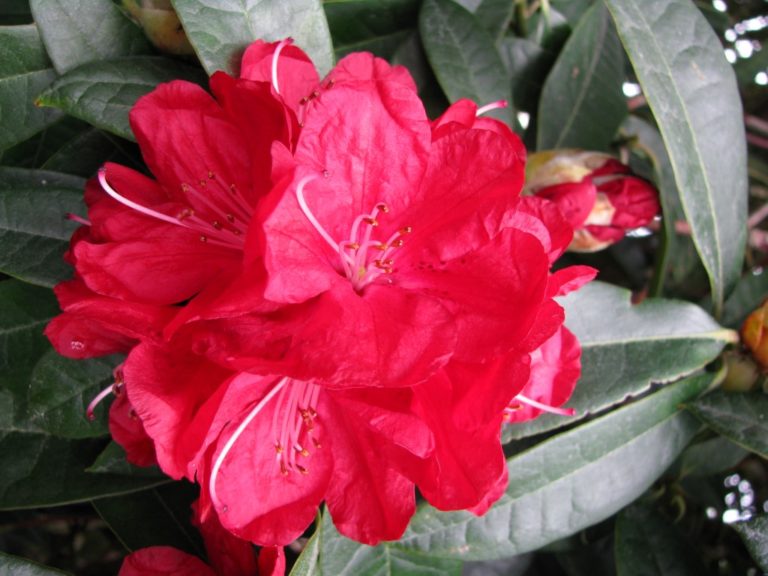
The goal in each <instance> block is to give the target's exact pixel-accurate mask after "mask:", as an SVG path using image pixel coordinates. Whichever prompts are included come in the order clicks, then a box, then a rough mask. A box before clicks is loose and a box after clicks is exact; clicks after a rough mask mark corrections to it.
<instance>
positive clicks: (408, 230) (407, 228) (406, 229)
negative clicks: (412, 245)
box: [400, 226, 413, 234]
mask: <svg viewBox="0 0 768 576" xmlns="http://www.w3.org/2000/svg"><path fill="white" fill-rule="evenodd" d="M411 232H413V228H411V227H410V226H405V227H403V228H400V234H410V233H411Z"/></svg>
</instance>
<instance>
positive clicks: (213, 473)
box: [208, 378, 288, 508]
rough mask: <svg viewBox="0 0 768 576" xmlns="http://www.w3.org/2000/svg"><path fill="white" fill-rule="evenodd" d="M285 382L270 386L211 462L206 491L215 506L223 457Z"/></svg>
mask: <svg viewBox="0 0 768 576" xmlns="http://www.w3.org/2000/svg"><path fill="white" fill-rule="evenodd" d="M287 382H288V378H283V379H282V380H280V382H278V383H277V384H276V385H275V387H274V388H272V390H270V391H269V392H268V393H267V395H266V396H264V398H262V399H261V401H260V402H259V403H258V404H256V406H255V407H254V408H253V409H252V410H251V411H250V412H249V413H248V416H246V417H245V420H243V421H242V422H241V423H240V426H238V427H237V430H235V433H234V434H232V436H230V437H229V440H227V443H226V444H225V445H224V448H223V450H222V451H221V452H220V453H219V457H218V458H216V462H214V464H213V470H212V471H211V479H210V480H209V481H208V491H209V492H210V494H211V501H212V502H213V504H214V506H216V507H217V508H221V502H220V501H219V497H218V495H217V494H216V478H217V477H218V475H219V470H220V469H221V465H222V464H223V463H224V459H225V458H226V457H227V454H229V451H230V450H231V449H232V446H234V445H235V442H237V439H238V438H240V435H241V434H242V433H243V431H244V430H245V429H246V427H247V426H248V424H250V423H251V421H252V420H253V419H254V418H255V417H256V415H257V414H258V413H259V412H261V411H262V410H263V409H264V406H266V405H267V403H268V402H269V401H270V400H271V399H272V398H273V397H274V396H275V394H277V393H278V392H279V391H280V390H282V388H283V386H285V384H286V383H287Z"/></svg>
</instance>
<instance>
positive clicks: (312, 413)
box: [307, 408, 317, 418]
mask: <svg viewBox="0 0 768 576" xmlns="http://www.w3.org/2000/svg"><path fill="white" fill-rule="evenodd" d="M307 410H309V415H310V416H311V417H312V418H316V417H317V412H316V411H315V410H314V408H307Z"/></svg>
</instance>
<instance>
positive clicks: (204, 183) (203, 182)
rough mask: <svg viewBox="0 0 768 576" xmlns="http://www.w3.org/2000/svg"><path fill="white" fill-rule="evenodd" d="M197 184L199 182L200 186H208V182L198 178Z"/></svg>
mask: <svg viewBox="0 0 768 576" xmlns="http://www.w3.org/2000/svg"><path fill="white" fill-rule="evenodd" d="M198 184H200V188H205V187H206V186H208V182H206V181H205V180H200V182H198Z"/></svg>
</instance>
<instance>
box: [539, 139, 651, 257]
mask: <svg viewBox="0 0 768 576" xmlns="http://www.w3.org/2000/svg"><path fill="white" fill-rule="evenodd" d="M525 193H527V194H529V195H533V194H535V195H537V196H540V197H542V198H546V199H548V200H552V201H553V202H555V203H556V204H557V205H558V207H559V208H560V211H561V212H562V213H563V216H565V218H566V219H567V220H568V221H569V222H570V223H571V225H572V226H573V228H574V236H573V241H572V242H571V245H570V246H569V248H568V249H569V250H571V251H573V252H594V251H597V250H602V249H603V248H606V247H607V246H609V245H611V244H613V243H614V242H617V241H619V240H621V239H622V238H623V237H624V234H625V233H626V232H627V231H628V230H632V229H634V228H639V227H641V226H645V225H647V224H649V223H650V222H651V221H652V220H653V218H654V217H655V216H656V215H657V214H658V213H659V200H658V192H657V191H656V189H655V188H654V187H653V185H651V184H650V183H649V182H648V181H646V180H643V179H642V178H638V177H637V176H634V175H633V174H632V172H631V171H630V169H629V167H628V166H626V165H624V164H622V163H621V162H619V161H618V160H616V159H615V158H613V157H612V156H609V155H607V154H601V153H599V152H585V151H582V150H548V151H544V152H538V153H535V154H532V155H531V156H530V157H529V159H528V167H527V169H526V185H525Z"/></svg>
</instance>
